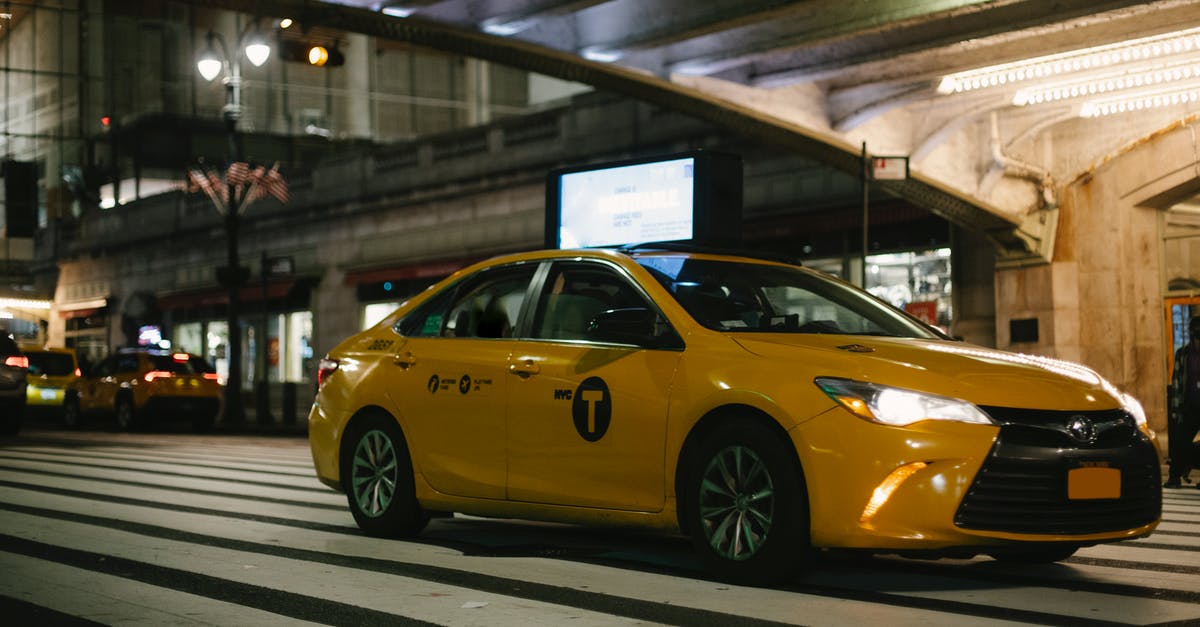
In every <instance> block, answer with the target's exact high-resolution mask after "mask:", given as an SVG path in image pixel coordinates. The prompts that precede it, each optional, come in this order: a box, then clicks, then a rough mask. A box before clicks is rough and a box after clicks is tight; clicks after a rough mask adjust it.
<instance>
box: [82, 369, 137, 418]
mask: <svg viewBox="0 0 1200 627" xmlns="http://www.w3.org/2000/svg"><path fill="white" fill-rule="evenodd" d="M118 360H120V361H121V362H122V363H124V362H126V361H128V356H126V355H110V356H109V357H107V358H105V359H104V360H103V361H101V362H100V363H99V364H97V365H96V367H95V369H94V370H93V371H92V372H91V373H90V374H89V376H88V377H87V378H85V379H84V380H82V381H80V382H79V386H80V390H79V408H80V410H82V411H85V412H86V411H96V410H104V411H112V410H113V408H114V407H115V406H116V397H117V390H118V389H120V383H119V382H118V380H117V376H116V375H117V373H118V369H117V363H118Z"/></svg>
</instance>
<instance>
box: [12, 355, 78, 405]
mask: <svg viewBox="0 0 1200 627" xmlns="http://www.w3.org/2000/svg"><path fill="white" fill-rule="evenodd" d="M21 352H23V353H25V356H26V357H27V358H28V359H29V372H28V373H27V376H26V382H27V384H28V385H26V387H25V403H26V407H28V408H30V409H38V408H41V409H45V410H50V411H57V412H61V411H62V407H63V399H64V398H66V392H67V390H68V389H70V388H71V387H72V386H73V385H74V384H75V381H76V380H77V379H78V378H79V364H78V362H77V361H76V359H75V351H74V350H73V349H70V348H62V347H54V346H40V345H26V344H22V345H21Z"/></svg>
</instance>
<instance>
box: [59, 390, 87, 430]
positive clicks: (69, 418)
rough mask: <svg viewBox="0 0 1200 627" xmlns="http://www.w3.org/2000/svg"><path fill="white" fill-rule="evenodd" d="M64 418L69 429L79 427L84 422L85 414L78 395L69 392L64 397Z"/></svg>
mask: <svg viewBox="0 0 1200 627" xmlns="http://www.w3.org/2000/svg"><path fill="white" fill-rule="evenodd" d="M62 418H63V426H65V427H66V428H68V429H78V428H79V427H80V426H81V425H82V424H83V415H82V411H81V409H80V407H79V397H78V396H76V395H74V394H68V395H67V397H66V398H64V399H63V406H62Z"/></svg>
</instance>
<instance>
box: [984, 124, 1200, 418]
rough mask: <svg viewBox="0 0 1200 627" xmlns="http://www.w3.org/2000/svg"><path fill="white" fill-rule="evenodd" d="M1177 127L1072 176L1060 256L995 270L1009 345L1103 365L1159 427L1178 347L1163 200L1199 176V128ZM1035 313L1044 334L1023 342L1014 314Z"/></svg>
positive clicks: (1000, 329) (1001, 341)
mask: <svg viewBox="0 0 1200 627" xmlns="http://www.w3.org/2000/svg"><path fill="white" fill-rule="evenodd" d="M1184 130H1186V129H1184ZM1174 135H1178V133H1172V132H1164V133H1161V134H1156V135H1154V136H1151V137H1149V138H1147V139H1146V140H1145V142H1143V143H1139V144H1134V145H1132V148H1130V149H1128V150H1127V151H1126V152H1124V153H1122V154H1119V155H1116V156H1114V157H1112V158H1110V159H1108V160H1107V161H1105V162H1103V163H1100V164H1097V165H1096V166H1094V167H1093V168H1091V169H1090V171H1089V172H1087V173H1086V174H1084V175H1083V176H1080V177H1079V178H1078V179H1076V180H1075V181H1072V182H1071V183H1069V184H1067V185H1066V186H1065V188H1064V189H1063V190H1062V193H1061V194H1060V199H1061V205H1060V214H1059V227H1058V240H1057V245H1056V248H1055V251H1054V261H1053V263H1051V264H1048V265H1040V266H1035V267H1030V268H1021V269H1012V270H1002V271H1000V272H997V274H996V322H997V328H996V332H997V344H998V345H999V346H1000V347H1001V348H1006V349H1010V350H1016V351H1022V352H1029V353H1035V354H1040V355H1048V356H1052V357H1059V358H1062V359H1067V360H1070V361H1076V362H1080V363H1083V364H1084V365H1087V366H1089V367H1091V368H1094V369H1095V370H1096V371H1098V372H1099V373H1100V374H1101V375H1102V376H1104V377H1105V378H1107V379H1108V380H1109V381H1111V382H1112V383H1114V384H1115V385H1117V386H1118V387H1119V388H1121V389H1122V390H1124V391H1126V392H1129V393H1131V394H1133V395H1134V396H1135V397H1137V398H1138V400H1140V401H1141V403H1142V405H1143V406H1144V407H1145V408H1146V413H1147V416H1148V417H1149V420H1150V426H1151V427H1152V428H1153V429H1155V430H1158V431H1165V429H1166V419H1167V418H1166V396H1165V389H1166V384H1167V381H1166V373H1167V359H1169V358H1170V355H1169V347H1168V346H1166V335H1165V327H1164V314H1163V306H1164V303H1163V299H1164V289H1165V287H1164V286H1163V284H1162V279H1161V270H1160V265H1161V255H1160V252H1159V251H1160V248H1161V245H1162V241H1161V236H1160V234H1159V226H1158V225H1159V219H1158V214H1159V211H1158V209H1157V208H1156V206H1160V205H1161V204H1162V203H1166V202H1169V200H1168V199H1169V198H1171V197H1173V196H1176V195H1179V194H1183V193H1184V192H1183V191H1182V190H1186V189H1189V188H1191V186H1193V185H1194V184H1195V179H1196V167H1195V166H1196V163H1197V160H1196V155H1195V152H1194V150H1193V149H1192V147H1191V143H1190V135H1188V136H1186V137H1173V136H1174ZM1181 139H1186V140H1187V141H1186V142H1181V141H1179V140H1181ZM1164 173H1165V174H1164ZM1176 190H1180V191H1176ZM1030 319H1036V321H1037V338H1036V341H1031V342H1018V341H1015V340H1014V339H1013V337H1012V334H1011V333H1010V331H1011V330H1012V323H1013V321H1014V320H1016V321H1021V320H1030ZM1017 324H1018V325H1019V324H1021V323H1020V322H1018V323H1017Z"/></svg>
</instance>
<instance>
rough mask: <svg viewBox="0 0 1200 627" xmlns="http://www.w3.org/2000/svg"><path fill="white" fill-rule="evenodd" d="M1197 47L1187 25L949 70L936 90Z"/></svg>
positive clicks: (1196, 34)
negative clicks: (1101, 44)
mask: <svg viewBox="0 0 1200 627" xmlns="http://www.w3.org/2000/svg"><path fill="white" fill-rule="evenodd" d="M1196 50H1200V28H1189V29H1187V30H1181V31H1175V32H1171V33H1164V34H1162V35H1153V36H1150V37H1142V38H1139V39H1131V40H1128V41H1123V42H1120V43H1115V44H1106V45H1103V46H1094V47H1091V48H1083V49H1080V50H1072V51H1069V52H1060V53H1057V54H1051V55H1045V56H1041V57H1034V58H1032V59H1024V60H1022V61H1014V62H1012V63H1002V64H1000V65H992V66H988V67H984V68H978V69H975V70H968V71H965V72H958V73H955V74H948V75H946V76H944V77H943V78H942V81H941V83H940V84H939V85H938V91H939V92H940V93H943V94H950V93H963V92H967V91H974V90H977V89H985V88H989V87H999V86H1002V85H1008V84H1012V83H1021V82H1025V81H1030V80H1040V79H1047V78H1051V77H1054V76H1060V75H1063V74H1067V73H1071V72H1082V71H1088V70H1095V69H1098V68H1104V67H1110V66H1114V65H1118V64H1124V63H1131V62H1142V61H1146V60H1149V59H1155V58H1161V57H1167V56H1171V55H1177V54H1185V53H1191V52H1193V51H1196Z"/></svg>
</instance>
